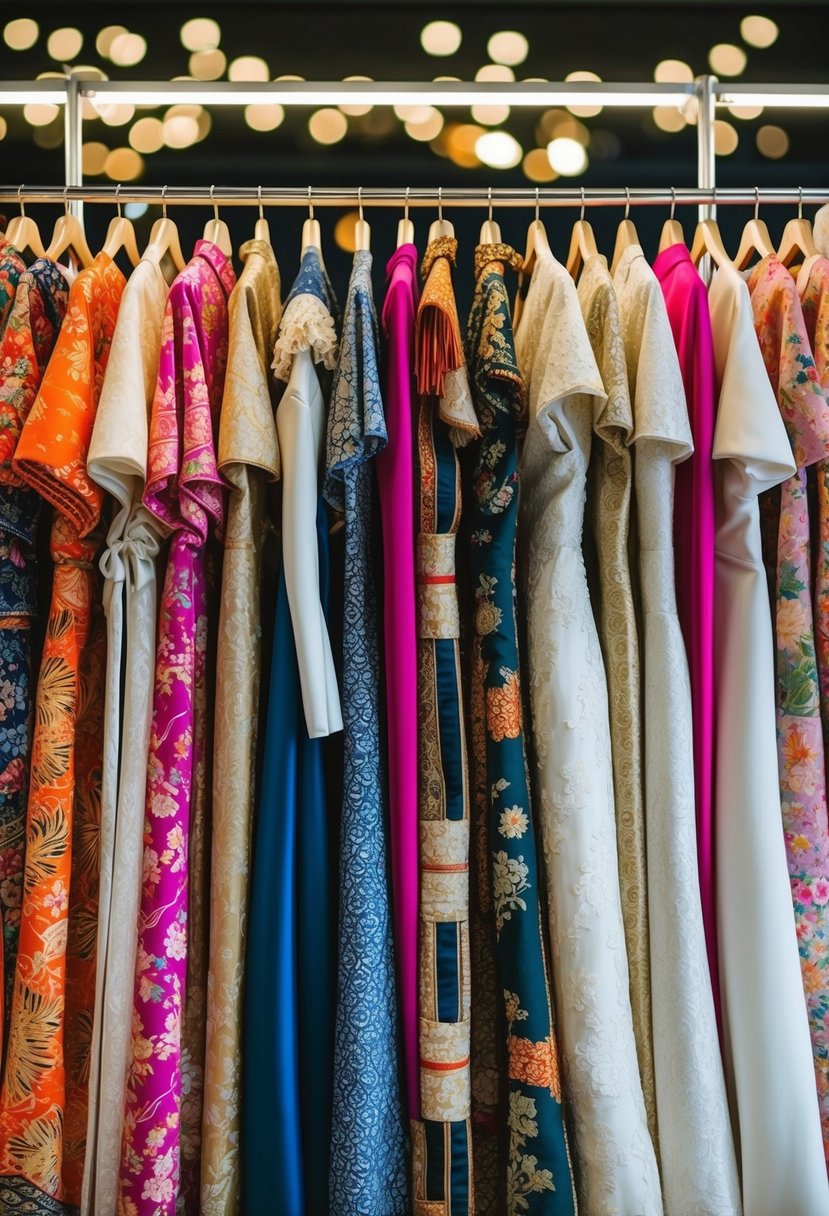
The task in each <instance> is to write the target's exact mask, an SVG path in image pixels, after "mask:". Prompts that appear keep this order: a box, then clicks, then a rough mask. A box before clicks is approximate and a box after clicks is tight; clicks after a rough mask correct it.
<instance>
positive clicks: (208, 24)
mask: <svg viewBox="0 0 829 1216" xmlns="http://www.w3.org/2000/svg"><path fill="white" fill-rule="evenodd" d="M180 36H181V45H182V46H183V47H186V48H187V50H188V51H212V50H214V49H215V48H216V47H217V46H218V45H219V43H220V42H221V40H222V30H221V27H220V25H219V23H218V21H213V20H212V18H210V17H193V18H192V19H191V20H190V21H185V23H184V25H183V26H182V27H181V35H180Z"/></svg>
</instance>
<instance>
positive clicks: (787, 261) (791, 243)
mask: <svg viewBox="0 0 829 1216" xmlns="http://www.w3.org/2000/svg"><path fill="white" fill-rule="evenodd" d="M817 252H818V248H817V245H816V244H815V238H814V235H813V233H812V225H811V224H810V223H809V221H808V220H804V218H803V187H802V186H801V187H800V201H799V203H798V205H797V219H793V220H789V222H788V223H787V224H786V227H785V228H784V229H783V235H782V236H781V238H780V244H779V245H778V247H777V256H778V258H779V259H780V261H781V262H782V263H783V265H784V266H791V264H792V262H794V261H795V259H796V258H803V259H804V260H805V259H806V258H812V257H814V256H815V254H816V253H817Z"/></svg>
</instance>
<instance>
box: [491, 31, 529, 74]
mask: <svg viewBox="0 0 829 1216" xmlns="http://www.w3.org/2000/svg"><path fill="white" fill-rule="evenodd" d="M486 49H487V54H488V55H489V57H490V59H491V60H492V62H493V63H506V64H509V65H510V67H515V66H516V64H519V63H523V62H524V60H525V59H526V58H527V55H528V54H529V52H530V44H529V42H528V41H527V39H526V38H525V37H524V35H523V34H519V32H518V31H517V30H500V31H499V32H498V33H497V34H493V35H492V37H491V38H490V40H489V42H488V43H487V44H486Z"/></svg>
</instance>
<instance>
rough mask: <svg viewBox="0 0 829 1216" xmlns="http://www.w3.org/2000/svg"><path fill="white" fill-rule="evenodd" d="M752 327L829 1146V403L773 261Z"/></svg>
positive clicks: (803, 910) (792, 860)
mask: <svg viewBox="0 0 829 1216" xmlns="http://www.w3.org/2000/svg"><path fill="white" fill-rule="evenodd" d="M748 285H749V290H750V292H751V304H752V309H753V312H754V325H755V330H756V332H757V337H758V340H759V342H760V347H761V350H762V352H763V358H764V361H765V364H766V370H767V372H768V374H769V379H770V380H771V384H772V388H773V389H774V391H775V393H776V394H777V401H778V404H779V406H780V413H781V415H782V417H783V421H784V423H785V424H786V430H787V432H788V435H789V441H790V443H791V445H792V451H793V453H794V459H795V464H796V465H797V472H796V473H795V475H794V477H790V478H789V479H788V481H785V482H783V484H782V486H781V487H780V489H779V490H776V489H775V490H770V491H769V492H768V493H767V494H766V495H765V496H764V499H763V500H762V503H761V510H762V512H763V523H764V531H765V535H764V538H763V539H764V552H763V557H764V560H765V563H766V569H767V572H768V574H769V581H770V585H771V586H772V587H773V594H774V599H773V608H774V614H773V615H774V627H775V641H776V649H777V755H778V769H779V773H780V797H781V803H782V811H783V828H784V832H785V836H786V852H787V857H788V862H789V878H790V881H791V887H792V900H793V903H794V914H795V923H796V926H797V936H798V940H799V944H800V967H801V972H802V976H803V987H804V991H805V995H806V1005H807V1009H808V1013H809V1020H810V1024H811V1032H812V1050H813V1054H814V1060H815V1071H816V1076H817V1085H818V1099H819V1104H820V1111H821V1119H822V1122H823V1138H824V1151H826V1145H827V1141H828V1140H829V1034H828V1033H827V1030H828V1028H827V1012H829V963H827V933H828V932H829V826H828V825H827V810H826V769H825V762H824V746H823V732H822V726H821V717H820V688H819V682H818V670H817V663H816V659H815V629H814V611H813V602H812V586H813V583H812V553H811V540H810V519H809V501H808V491H807V469H808V468H809V466H810V465H813V464H815V463H816V462H818V461H821V460H823V459H825V458H826V456H827V454H829V401H828V400H827V398H826V396H824V393H823V391H822V389H821V385H820V376H819V373H818V369H817V368H816V367H815V362H814V358H813V356H812V349H811V345H810V343H809V336H808V333H807V328H806V322H805V320H804V314H803V309H802V307H801V304H800V300H799V299H798V295H797V288H796V285H795V281H794V279H793V278H792V275H791V274H790V273H789V271H788V270H787V269H786V268H785V266H783V264H782V263H781V262H780V261H779V260H778V259H777V258H776V257H774V256H773V255H772V256H770V257H767V258H764V259H763V260H762V261H761V262H759V263H758V265H757V266H756V267H755V268H754V269H753V271H752V272H751V275H750V276H749V280H748Z"/></svg>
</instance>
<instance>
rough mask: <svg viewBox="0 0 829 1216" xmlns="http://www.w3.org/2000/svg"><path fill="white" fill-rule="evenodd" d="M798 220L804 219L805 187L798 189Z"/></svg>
mask: <svg viewBox="0 0 829 1216" xmlns="http://www.w3.org/2000/svg"><path fill="white" fill-rule="evenodd" d="M797 218H798V219H799V220H802V219H803V187H802V186H798V187H797Z"/></svg>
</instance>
